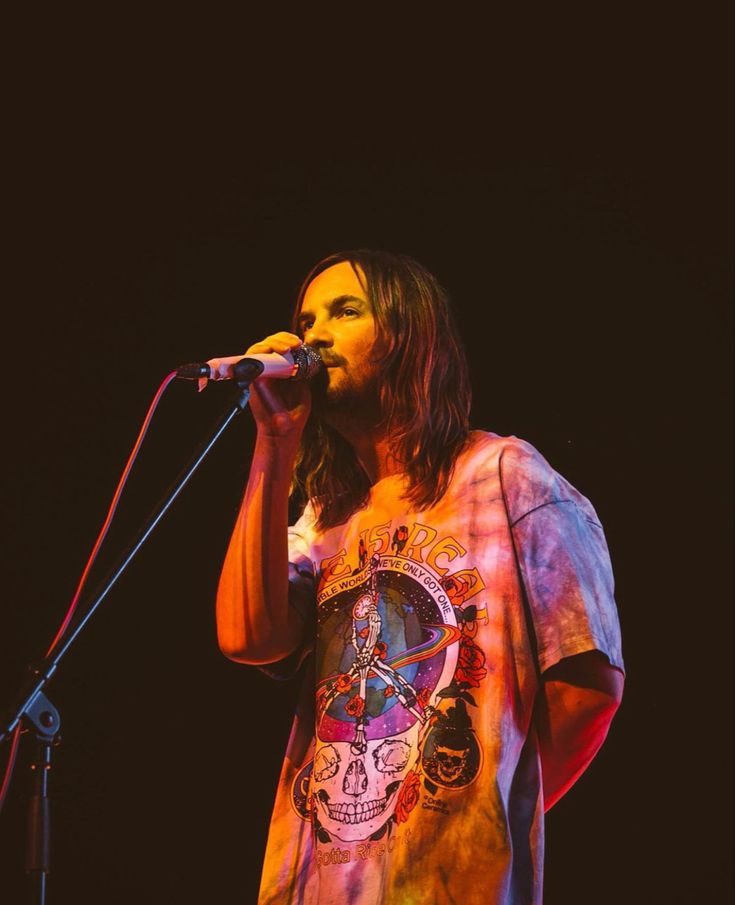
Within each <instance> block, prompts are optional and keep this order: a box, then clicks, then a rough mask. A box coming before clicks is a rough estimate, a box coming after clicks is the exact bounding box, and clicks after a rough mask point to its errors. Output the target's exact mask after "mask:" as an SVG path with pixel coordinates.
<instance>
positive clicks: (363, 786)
mask: <svg viewBox="0 0 735 905" xmlns="http://www.w3.org/2000/svg"><path fill="white" fill-rule="evenodd" d="M367 787H368V779H367V774H366V773H365V764H364V763H363V762H362V761H361V760H353V761H351V762H350V764H349V766H348V767H347V772H346V773H345V778H344V780H343V782H342V791H343V792H344V793H345V795H355V796H358V795H363V794H364V793H365V791H366V790H367Z"/></svg>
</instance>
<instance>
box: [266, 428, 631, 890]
mask: <svg viewBox="0 0 735 905" xmlns="http://www.w3.org/2000/svg"><path fill="white" fill-rule="evenodd" d="M405 489H406V487H405V484H404V478H403V477H402V476H400V475H394V476H390V477H387V478H384V479H383V480H381V481H378V482H377V483H376V484H375V485H374V486H373V487H372V489H371V492H370V496H369V499H368V501H367V504H366V505H365V506H364V508H362V509H360V510H359V511H358V512H356V513H355V514H354V515H353V516H352V517H351V518H350V519H349V520H348V521H347V522H345V523H344V524H342V525H339V526H337V527H335V528H331V529H329V530H327V531H324V532H319V531H317V529H316V527H315V513H314V508H313V507H312V506H311V505H309V506H307V507H306V509H305V511H304V514H303V516H302V517H301V518H300V519H299V521H298V522H297V524H296V525H295V526H293V527H292V528H290V529H289V538H290V541H289V543H290V557H289V558H290V561H291V567H290V568H291V580H292V582H293V589H294V605H295V606H296V607H297V608H298V609H299V610H300V612H301V613H302V615H303V618H304V620H305V622H306V624H307V629H306V637H307V641H306V643H305V645H304V647H303V648H302V650H300V651H298V652H296V653H295V654H294V656H293V657H291V658H289V661H290V664H291V666H293V664H294V662H299V663H301V664H302V670H301V673H300V674H301V675H302V681H303V688H302V691H301V695H300V698H299V704H298V707H297V712H296V716H295V719H294V724H293V728H292V731H291V735H290V738H289V742H288V747H287V751H286V757H285V761H284V764H283V769H282V772H281V776H280V780H279V784H278V790H277V795H276V802H275V807H274V810H273V816H272V821H271V828H270V834H269V838H268V845H267V849H266V857H265V863H264V868H263V876H262V881H261V890H260V898H259V903H260V905H276V903H277V905H296V903H299V905H301V903H304V905H444V903H462V905H500V903H502V905H511V903H512V905H530V903H534V905H536V903H540V902H541V884H542V868H543V810H544V807H543V804H544V803H543V791H542V783H541V775H540V760H539V751H538V742H537V737H536V733H535V730H534V726H533V723H532V713H533V705H534V698H535V696H536V692H537V690H538V688H539V682H540V676H541V674H542V673H543V672H544V670H546V669H548V668H549V667H550V666H552V665H553V664H554V663H556V662H558V661H559V660H560V659H562V658H563V657H569V656H572V655H574V654H578V653H581V652H584V651H589V650H599V651H602V652H603V653H604V654H605V655H606V656H607V657H608V659H609V661H610V663H612V664H613V665H614V666H616V667H619V668H620V669H622V668H623V660H622V655H621V646H620V630H619V624H618V618H617V612H616V606H615V601H614V598H613V578H612V571H611V567H610V560H609V556H608V550H607V545H606V542H605V537H604V533H603V529H602V526H601V525H600V522H599V520H598V518H597V515H596V514H595V511H594V509H593V508H592V505H591V504H590V502H589V501H588V500H587V499H586V498H585V497H584V496H582V494H580V493H579V492H578V491H577V490H576V489H575V488H574V487H572V486H571V484H569V482H568V481H566V480H565V479H564V478H563V477H561V476H560V475H559V474H558V473H557V472H555V471H554V470H553V469H552V468H551V466H550V465H549V464H548V463H547V462H546V460H545V459H544V458H543V457H542V456H541V455H540V454H539V453H538V452H537V451H536V450H535V449H534V448H533V447H532V446H531V445H530V444H528V443H526V442H525V441H523V440H519V439H517V438H516V437H500V436H498V435H496V434H492V433H485V432H481V431H474V432H473V433H472V434H471V437H470V442H469V443H468V446H467V447H466V449H465V450H464V451H463V453H462V454H461V455H460V457H459V458H458V460H457V464H456V468H455V472H454V475H453V477H452V480H451V483H450V485H449V488H448V490H447V492H446V494H445V495H444V497H443V498H442V499H441V500H440V502H439V503H438V504H436V505H435V506H433V507H432V508H430V509H426V510H423V511H419V512H416V511H413V510H412V509H411V505H410V504H409V503H408V502H407V501H406V500H405V499H404V498H403V494H404V492H405ZM288 669H289V662H282V663H281V664H275V665H274V666H273V667H272V669H271V672H272V674H273V675H274V676H285V675H286V674H287V671H288Z"/></svg>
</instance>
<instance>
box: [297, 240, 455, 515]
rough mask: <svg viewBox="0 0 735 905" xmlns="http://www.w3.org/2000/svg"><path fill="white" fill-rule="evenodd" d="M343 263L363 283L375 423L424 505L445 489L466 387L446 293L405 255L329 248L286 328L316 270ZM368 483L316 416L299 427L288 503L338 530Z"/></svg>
mask: <svg viewBox="0 0 735 905" xmlns="http://www.w3.org/2000/svg"><path fill="white" fill-rule="evenodd" d="M343 261H347V262H349V263H350V264H351V265H352V268H353V270H354V271H355V274H356V275H357V277H358V279H359V280H360V281H361V282H363V278H362V275H361V274H360V272H359V270H358V267H359V268H360V269H361V270H362V273H364V275H365V282H366V283H367V285H366V286H364V289H365V292H366V294H367V297H368V301H369V302H370V303H371V305H372V309H373V316H374V317H375V320H376V327H377V339H378V342H379V343H380V346H381V348H383V349H385V353H384V354H383V355H382V356H381V365H382V368H383V374H384V379H383V381H382V384H381V386H380V405H381V412H382V415H383V424H384V425H385V427H386V429H387V435H388V437H389V438H390V442H391V452H392V454H393V456H394V457H395V459H396V460H397V462H398V463H399V465H400V467H401V470H402V472H403V474H404V475H405V476H406V478H407V489H406V492H405V494H404V496H405V498H406V499H407V500H409V501H410V502H411V503H412V504H413V505H414V507H415V508H417V509H427V508H429V507H430V506H431V505H433V504H435V503H437V502H438V501H439V500H440V499H441V497H442V496H443V495H444V493H445V492H446V489H447V486H448V484H449V481H450V479H451V476H452V472H453V469H454V463H455V461H456V459H457V456H458V455H459V453H460V452H461V450H462V449H463V448H464V446H465V444H466V442H467V438H468V436H469V413H470V404H471V390H470V381H469V373H468V370H467V365H466V362H465V355H464V354H463V351H462V345H461V341H460V339H459V334H458V332H457V329H456V326H455V324H454V321H453V318H452V315H451V311H450V307H449V302H448V299H447V295H446V293H445V292H444V290H443V289H442V287H441V286H440V284H439V282H438V281H437V280H436V278H435V277H434V276H433V275H432V274H431V273H429V272H428V271H427V270H426V268H425V267H423V266H422V265H421V264H419V263H418V262H416V261H414V260H413V259H412V258H409V257H407V256H405V255H400V254H394V253H390V252H386V251H375V250H371V249H358V250H355V251H343V252H338V253H336V254H333V255H329V257H326V258H324V259H323V260H322V261H320V262H319V263H318V264H316V265H315V266H314V267H313V268H312V270H311V271H310V273H309V274H308V275H307V276H306V279H305V280H304V282H303V284H302V286H301V289H300V291H299V294H298V297H297V301H296V308H295V311H294V325H293V329H294V332H297V326H296V325H297V320H298V316H299V313H300V311H301V305H302V303H303V299H304V295H305V293H306V289H307V287H308V285H309V283H311V281H312V280H313V279H314V278H315V277H316V276H317V275H318V274H320V273H321V272H322V271H324V270H326V269H327V268H328V267H331V266H332V265H334V264H338V263H340V262H343ZM369 492H370V481H369V479H368V476H367V475H366V473H365V471H364V470H363V468H362V466H361V465H360V463H359V461H358V460H357V457H356V456H355V453H354V451H353V449H352V447H351V446H350V445H349V444H348V443H347V441H346V440H344V439H343V438H342V437H341V436H340V434H339V433H337V431H336V430H334V429H333V428H332V427H330V426H329V425H327V424H326V423H325V422H324V421H323V420H322V419H321V418H320V417H319V416H318V414H316V413H315V412H312V414H311V416H310V417H309V420H308V422H307V424H306V428H305V430H304V434H303V437H302V441H301V448H300V451H299V456H298V459H297V462H296V468H295V472H294V481H293V485H292V497H293V498H295V499H297V500H298V501H300V502H303V501H305V500H307V499H313V500H315V501H316V502H317V503H318V506H317V511H318V518H317V528H318V529H319V530H321V531H323V530H325V529H327V528H332V527H334V526H335V525H340V524H342V522H344V521H346V519H347V518H349V516H350V515H352V513H353V512H355V511H357V510H358V509H360V508H361V507H362V506H364V505H365V503H366V501H367V497H368V495H369Z"/></svg>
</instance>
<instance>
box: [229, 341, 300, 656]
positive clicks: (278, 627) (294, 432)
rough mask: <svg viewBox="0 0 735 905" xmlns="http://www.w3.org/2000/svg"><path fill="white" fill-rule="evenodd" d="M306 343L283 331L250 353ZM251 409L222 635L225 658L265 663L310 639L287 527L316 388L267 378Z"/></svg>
mask: <svg viewBox="0 0 735 905" xmlns="http://www.w3.org/2000/svg"><path fill="white" fill-rule="evenodd" d="M299 343H300V340H299V338H298V337H297V336H294V335H293V334H291V333H278V334H275V335H274V336H271V337H268V338H267V339H265V340H264V341H263V342H262V343H257V344H256V345H254V346H251V347H250V348H249V349H248V352H251V353H262V352H285V351H287V350H288V349H292V348H294V347H295V346H296V345H298V344H299ZM274 384H279V386H275V385H274ZM250 408H251V411H252V413H253V416H254V418H255V421H256V423H257V427H258V435H257V440H256V444H255V450H254V453H253V459H252V464H251V467H250V476H249V478H248V484H247V488H246V491H245V496H244V498H243V502H242V506H241V509H240V513H239V515H238V518H237V522H236V524H235V529H234V531H233V533H232V537H231V539H230V543H229V546H228V549H227V553H226V555H225V562H224V566H223V568H222V573H221V575H220V581H219V587H218V590H217V637H218V640H219V645H220V648H221V650H222V652H223V653H224V654H225V655H226V656H228V657H230V658H231V659H233V660H237V661H238V662H241V663H250V664H261V663H272V662H274V661H276V660H280V659H282V658H283V657H285V656H286V655H287V654H289V653H291V652H292V651H293V650H295V649H296V647H298V645H299V644H300V642H301V640H302V637H303V630H304V626H303V622H302V620H301V618H300V617H299V615H298V613H297V612H296V611H295V610H294V609H293V608H292V607H291V606H289V595H290V586H289V581H288V534H287V529H288V493H289V487H290V484H291V476H292V472H293V466H294V462H295V459H296V454H297V451H298V446H299V441H300V438H301V433H302V431H303V427H304V424H305V423H306V419H307V418H308V415H309V411H310V395H309V389H308V387H307V386H306V385H305V384H303V383H299V384H287V383H286V382H285V381H273V380H260V381H257V382H256V383H254V384H253V387H252V396H251V401H250Z"/></svg>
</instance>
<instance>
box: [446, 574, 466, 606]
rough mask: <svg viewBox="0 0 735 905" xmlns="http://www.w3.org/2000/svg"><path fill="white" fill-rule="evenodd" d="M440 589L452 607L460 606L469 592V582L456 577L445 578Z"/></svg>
mask: <svg viewBox="0 0 735 905" xmlns="http://www.w3.org/2000/svg"><path fill="white" fill-rule="evenodd" d="M442 587H443V588H444V590H445V591H446V592H447V596H448V597H449V599H450V600H451V601H452V604H453V605H454V606H461V605H462V603H463V602H464V599H465V597H466V595H467V594H468V593H469V590H470V585H469V582H468V581H467V580H466V579H464V578H461V577H460V576H458V575H455V576H452V577H450V578H445V579H444V581H442Z"/></svg>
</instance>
